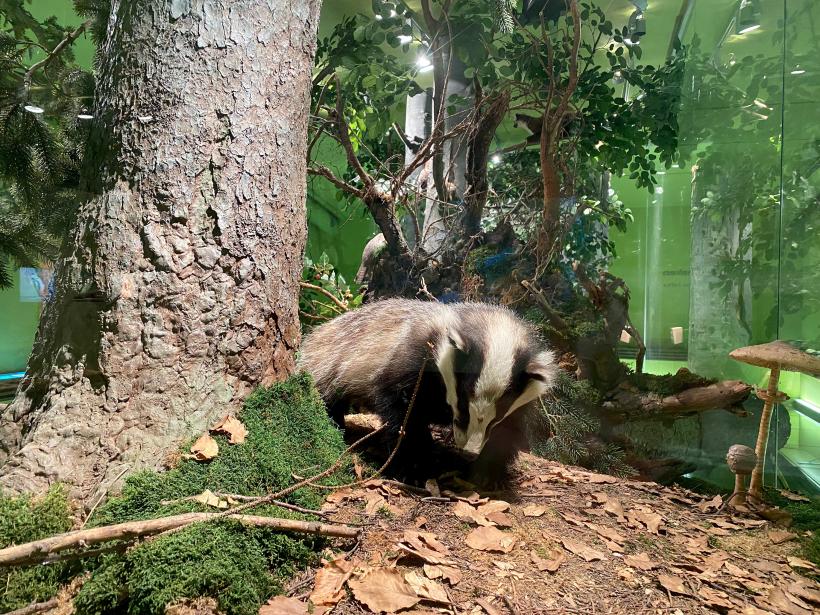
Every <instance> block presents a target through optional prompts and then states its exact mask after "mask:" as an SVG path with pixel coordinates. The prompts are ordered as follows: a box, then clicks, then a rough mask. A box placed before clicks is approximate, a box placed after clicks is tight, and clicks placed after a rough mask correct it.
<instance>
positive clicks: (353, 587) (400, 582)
mask: <svg viewBox="0 0 820 615" xmlns="http://www.w3.org/2000/svg"><path fill="white" fill-rule="evenodd" d="M347 585H348V587H350V591H352V592H353V597H354V598H356V600H357V601H359V602H361V603H362V604H364V605H365V606H366V607H367V608H369V609H370V610H371V611H374V612H376V613H395V612H396V611H400V610H402V609H409V608H410V607H411V606H414V605H415V604H416V603H418V601H419V597H418V596H417V595H416V592H415V591H413V588H412V587H410V585H409V584H408V583H407V581H405V580H404V577H403V576H402V575H401V573H400V572H399V571H398V570H396V569H395V568H375V569H374V568H371V569H370V570H368V571H366V572H365V573H364V574H363V575H362V576H360V577H354V578H352V579H350V580H349V581H348V582H347Z"/></svg>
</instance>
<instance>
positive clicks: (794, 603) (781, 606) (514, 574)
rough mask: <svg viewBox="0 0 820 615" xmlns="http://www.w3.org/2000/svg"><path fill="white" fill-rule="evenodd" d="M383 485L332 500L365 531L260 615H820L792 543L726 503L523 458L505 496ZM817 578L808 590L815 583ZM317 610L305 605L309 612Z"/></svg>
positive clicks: (818, 598)
mask: <svg viewBox="0 0 820 615" xmlns="http://www.w3.org/2000/svg"><path fill="white" fill-rule="evenodd" d="M444 483H445V481H442V482H441V484H439V483H436V482H428V483H427V492H423V491H422V490H417V489H416V490H411V489H409V488H407V487H403V486H401V484H399V483H394V482H391V481H381V480H375V481H370V482H369V483H367V484H365V485H361V486H355V487H350V488H346V489H341V490H339V491H336V492H334V493H332V494H331V495H330V496H329V498H328V502H327V504H326V505H325V511H326V513H327V520H328V521H332V522H335V523H348V524H355V525H360V526H361V527H362V530H363V533H362V537H361V539H360V540H359V541H358V542H357V543H356V544H355V545H351V544H350V543H339V544H338V545H337V546H338V548H339V549H345V551H342V552H341V554H339V553H337V554H336V555H332V554H330V553H329V554H328V557H327V559H326V560H325V564H324V566H323V567H322V568H320V569H318V570H311V571H306V572H305V573H304V574H303V575H302V576H301V577H299V578H296V579H294V581H293V582H292V584H291V585H290V587H289V592H288V596H289V597H280V598H277V599H274V601H272V603H271V604H269V605H267V606H265V607H263V608H262V611H261V613H263V614H264V615H270V614H273V613H283V614H287V613H308V612H309V613H330V612H332V613H333V614H334V615H347V614H361V613H370V612H384V613H394V612H401V613H451V614H471V615H472V614H475V615H478V614H482V613H486V614H488V615H507V614H520V615H523V614H530V613H630V614H633V615H635V614H638V613H657V614H663V615H666V614H680V613H686V614H688V613H712V612H719V613H743V614H760V613H788V614H801V615H802V614H810V613H817V612H818V608H820V584H818V583H817V582H816V580H813V579H817V578H818V576H817V575H818V573H819V572H820V571H818V569H817V568H815V567H814V566H813V565H812V564H811V563H810V562H807V561H804V560H802V559H800V557H799V555H798V553H797V551H798V549H797V543H796V541H795V538H796V535H795V534H793V533H792V532H789V531H787V530H784V529H782V528H777V527H774V526H773V525H772V524H771V523H769V522H767V521H763V520H761V519H758V518H755V517H752V516H742V515H738V514H737V513H735V514H731V513H730V512H729V511H728V510H727V509H726V507H724V506H722V501H721V500H720V498H719V497H718V498H715V499H712V500H709V499H705V498H703V497H701V496H699V495H697V494H694V493H692V492H689V491H686V490H683V489H680V488H668V487H662V486H659V485H656V484H652V483H642V482H637V481H633V480H624V479H618V478H614V477H612V476H606V475H601V474H594V473H590V472H588V471H585V470H582V469H579V468H572V467H567V466H562V465H560V464H557V463H553V462H549V461H545V460H543V459H540V458H537V457H533V456H529V455H522V458H521V460H520V461H519V463H518V466H517V473H516V480H515V481H514V484H513V485H512V486H511V488H510V490H509V491H506V492H503V493H492V494H478V493H476V492H475V491H473V490H471V486H470V485H468V484H464V483H462V482H460V481H456V483H455V484H450V485H448V486H449V487H450V488H449V489H446V488H445V487H444ZM812 577H813V578H812ZM309 603H310V604H309Z"/></svg>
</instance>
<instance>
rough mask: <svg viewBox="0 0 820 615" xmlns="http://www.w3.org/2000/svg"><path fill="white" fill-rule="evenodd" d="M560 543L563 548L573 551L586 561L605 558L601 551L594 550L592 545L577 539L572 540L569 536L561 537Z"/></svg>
mask: <svg viewBox="0 0 820 615" xmlns="http://www.w3.org/2000/svg"><path fill="white" fill-rule="evenodd" d="M561 543H562V544H563V545H564V548H565V549H566V550H567V551H570V552H571V553H574V554H575V555H577V556H578V557H580V558H582V559H583V560H585V561H587V562H594V561H595V560H599V559H606V555H604V554H603V553H601V552H600V551H596V550H595V549H593V548H592V547H590V546H589V545H587V544H584V543H583V542H581V541H578V540H572V539H571V538H562V539H561Z"/></svg>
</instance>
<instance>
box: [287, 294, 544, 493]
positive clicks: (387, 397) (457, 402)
mask: <svg viewBox="0 0 820 615" xmlns="http://www.w3.org/2000/svg"><path fill="white" fill-rule="evenodd" d="M298 366H299V367H300V368H301V369H303V370H305V371H307V372H308V373H310V374H311V375H312V376H313V379H314V381H315V383H316V386H317V388H318V390H319V392H320V394H321V396H322V398H323V399H324V401H325V403H326V405H327V407H328V411H329V413H330V415H331V417H332V418H333V419H334V420H335V421H336V422H337V423H339V425H340V426H343V421H344V414H345V413H346V411H347V410H348V408H349V407H350V406H361V407H365V408H367V409H369V410H370V411H372V412H375V413H378V414H379V415H381V417H382V419H383V420H384V422H385V423H386V425H387V428H388V432H389V433H390V434H391V435H392V436H393V438H394V440H393V441H394V442H395V438H397V437H398V434H399V432H400V430H401V426H402V423H403V421H404V419H405V414H406V412H407V408H408V404H409V402H410V398H411V396H412V392H413V389H414V387H415V385H416V382H417V380H418V379H419V374H420V373H421V374H422V376H421V381H420V386H419V390H418V394H417V396H416V400H415V403H414V405H413V408H412V409H411V411H410V414H409V417H408V423H407V426H406V429H405V435H404V437H403V439H402V442H401V445H400V447H399V450H398V451H397V453H398V454H397V457H396V459H395V460H394V461H393V463H392V468H391V470H392V471H393V472H394V473H404V474H403V476H404V477H405V478H408V479H410V478H413V479H421V480H424V479H426V478H430V476H429V475H424V474H423V473H425V472H428V473H429V472H430V471H432V470H433V469H434V468H431V467H430V466H429V464H430V463H432V459H433V456H432V455H431V453H432V450H431V449H432V447H433V446H434V443H433V438H432V433H431V425H448V424H452V430H453V437H454V440H455V444H456V446H457V448H458V449H460V450H461V451H463V452H464V453H466V455H464V456H465V457H467V458H470V459H471V460H472V463H471V470H472V471H471V472H470V477H471V480H474V482H480V483H482V484H485V485H489V484H492V485H496V484H498V483H499V482H502V481H503V480H504V478H505V477H506V474H507V469H508V467H509V465H510V462H511V461H512V460H513V459H514V458H515V456H516V455H517V453H518V451H519V450H521V448H523V447H524V446H525V445H526V437H525V435H524V429H523V417H524V415H525V412H524V409H525V408H527V407H528V406H530V405H531V404H533V403H534V402H535V401H536V400H537V399H538V398H539V397H541V396H542V395H543V394H544V393H546V392H547V391H548V390H549V389H550V388H551V387H552V386H553V383H554V382H555V379H556V377H557V371H558V367H557V365H556V362H555V357H554V355H553V353H552V352H551V351H550V350H548V349H547V348H546V347H545V346H544V344H543V343H542V342H541V340H540V339H539V338H538V336H537V335H536V333H535V332H534V330H533V328H532V327H530V326H529V325H528V324H527V323H525V322H524V321H523V320H522V319H520V318H518V317H517V316H516V315H515V314H513V312H512V311H510V310H509V309H507V308H505V307H501V306H497V305H491V304H487V303H449V304H445V303H437V302H427V301H417V300H410V299H388V300H384V301H378V302H375V303H371V304H368V305H366V306H364V307H362V308H360V309H358V310H354V311H351V312H347V313H346V314H343V315H341V316H338V317H336V318H334V319H333V320H331V321H329V322H327V323H325V324H323V325H321V326H319V327H317V328H316V329H315V330H314V331H312V332H311V333H310V334H309V335H307V336H306V337H305V338H304V340H303V343H302V347H301V352H300V355H299V358H298ZM422 368H423V369H422Z"/></svg>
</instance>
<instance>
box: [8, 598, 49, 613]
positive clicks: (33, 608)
mask: <svg viewBox="0 0 820 615" xmlns="http://www.w3.org/2000/svg"><path fill="white" fill-rule="evenodd" d="M58 604H60V602H59V600H57V598H52V599H51V600H47V601H46V602H35V603H34V604H29V605H28V606H24V607H22V608H20V609H15V610H14V611H9V612H8V613H6V615H35V613H44V612H46V611H50V610H51V609H54V608H56V607H57V605H58Z"/></svg>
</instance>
